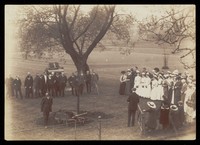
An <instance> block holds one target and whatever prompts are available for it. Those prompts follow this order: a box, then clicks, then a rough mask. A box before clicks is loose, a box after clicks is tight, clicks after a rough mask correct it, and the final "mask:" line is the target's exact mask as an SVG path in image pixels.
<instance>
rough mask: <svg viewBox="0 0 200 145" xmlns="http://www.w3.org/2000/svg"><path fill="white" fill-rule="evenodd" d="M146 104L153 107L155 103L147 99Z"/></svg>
mask: <svg viewBox="0 0 200 145" xmlns="http://www.w3.org/2000/svg"><path fill="white" fill-rule="evenodd" d="M147 105H148V106H149V107H150V108H153V109H155V108H156V104H155V103H154V102H152V101H151V102H150V101H148V102H147Z"/></svg>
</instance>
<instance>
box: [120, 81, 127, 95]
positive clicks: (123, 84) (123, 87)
mask: <svg viewBox="0 0 200 145" xmlns="http://www.w3.org/2000/svg"><path fill="white" fill-rule="evenodd" d="M125 92H126V82H122V83H120V86H119V94H120V95H125Z"/></svg>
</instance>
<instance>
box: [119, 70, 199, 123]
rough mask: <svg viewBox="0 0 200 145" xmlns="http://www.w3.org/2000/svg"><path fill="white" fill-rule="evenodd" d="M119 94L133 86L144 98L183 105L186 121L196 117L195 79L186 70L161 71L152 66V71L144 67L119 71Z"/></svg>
mask: <svg viewBox="0 0 200 145" xmlns="http://www.w3.org/2000/svg"><path fill="white" fill-rule="evenodd" d="M121 73H122V75H121V77H120V88H119V94H120V95H129V94H130V93H131V90H132V89H133V88H136V93H137V94H138V95H139V96H140V97H141V98H144V99H148V100H149V101H153V102H155V101H156V100H158V101H161V102H163V103H164V104H166V105H167V106H171V105H175V106H177V107H178V106H179V105H180V104H182V105H183V111H184V117H185V121H186V122H192V121H193V119H195V118H196V81H195V79H194V78H193V76H192V75H191V74H189V73H188V72H184V73H180V72H179V71H178V70H174V71H173V72H170V71H167V72H165V73H164V72H161V71H160V70H159V68H154V69H153V71H152V72H147V71H146V69H143V71H141V72H140V71H139V70H138V69H137V68H136V69H135V70H134V69H128V70H127V71H121Z"/></svg>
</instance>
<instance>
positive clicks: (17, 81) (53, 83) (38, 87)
mask: <svg viewBox="0 0 200 145" xmlns="http://www.w3.org/2000/svg"><path fill="white" fill-rule="evenodd" d="M98 80H99V76H98V74H97V73H95V72H94V70H91V71H87V72H86V74H83V73H80V74H79V73H77V72H74V73H72V75H71V76H69V77H68V78H67V76H66V75H65V74H64V72H51V73H48V72H46V71H45V72H44V73H43V74H39V73H37V74H36V75H35V77H33V76H32V75H31V73H30V72H28V74H27V76H26V77H25V80H24V89H25V91H24V92H23V93H22V86H23V84H22V81H21V78H20V77H19V76H18V75H17V76H16V77H15V78H13V77H12V76H11V75H9V77H8V78H6V92H7V96H11V97H14V96H15V97H16V98H21V99H23V98H38V97H43V96H45V93H48V94H49V95H50V96H52V97H60V96H61V97H64V96H65V95H66V94H65V91H66V88H67V84H69V87H70V88H71V92H72V95H81V94H83V89H84V87H85V86H86V90H87V93H90V92H91V90H95V89H96V91H97V93H99V92H98V85H97V82H98ZM24 96H25V97H24Z"/></svg>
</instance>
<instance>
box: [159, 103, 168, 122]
mask: <svg viewBox="0 0 200 145" xmlns="http://www.w3.org/2000/svg"><path fill="white" fill-rule="evenodd" d="M160 123H161V124H163V125H169V107H163V106H161V108H160Z"/></svg>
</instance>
